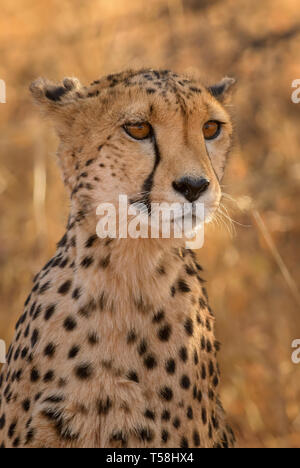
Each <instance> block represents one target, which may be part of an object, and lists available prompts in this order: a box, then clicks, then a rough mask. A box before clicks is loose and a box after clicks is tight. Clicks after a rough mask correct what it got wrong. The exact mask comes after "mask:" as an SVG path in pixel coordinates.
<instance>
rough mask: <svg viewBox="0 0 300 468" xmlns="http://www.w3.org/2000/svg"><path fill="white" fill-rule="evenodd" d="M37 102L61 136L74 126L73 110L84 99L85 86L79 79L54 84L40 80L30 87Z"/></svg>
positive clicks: (68, 79)
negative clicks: (67, 128) (66, 129)
mask: <svg viewBox="0 0 300 468" xmlns="http://www.w3.org/2000/svg"><path fill="white" fill-rule="evenodd" d="M29 89H30V91H31V94H32V96H33V98H34V100H35V102H36V103H37V104H38V105H39V106H40V107H41V110H42V112H43V114H44V115H46V116H49V117H50V118H51V119H52V120H53V121H54V125H55V127H56V129H57V131H58V133H59V134H61V133H64V132H63V130H64V129H65V128H66V126H67V127H70V125H71V124H72V118H71V116H72V109H73V108H74V107H76V104H77V102H78V100H79V99H81V98H83V97H84V93H83V86H82V85H81V83H80V81H79V80H78V79H77V78H65V79H64V80H63V81H62V83H54V82H51V81H49V80H46V79H44V78H39V79H37V80H36V81H34V82H33V83H31V85H30V88H29Z"/></svg>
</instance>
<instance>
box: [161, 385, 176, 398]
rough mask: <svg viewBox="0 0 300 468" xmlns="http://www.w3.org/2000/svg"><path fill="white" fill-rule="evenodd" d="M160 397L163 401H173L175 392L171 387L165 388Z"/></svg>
mask: <svg viewBox="0 0 300 468" xmlns="http://www.w3.org/2000/svg"><path fill="white" fill-rule="evenodd" d="M159 393H160V396H161V398H162V399H163V400H166V401H171V400H172V398H173V391H172V389H171V388H170V387H163V388H161V390H160V392H159Z"/></svg>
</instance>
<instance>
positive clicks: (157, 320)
mask: <svg viewBox="0 0 300 468" xmlns="http://www.w3.org/2000/svg"><path fill="white" fill-rule="evenodd" d="M164 318H165V312H164V311H163V310H159V311H158V312H157V314H155V315H154V317H153V320H152V321H153V323H160V322H161V321H162V320H163V319H164Z"/></svg>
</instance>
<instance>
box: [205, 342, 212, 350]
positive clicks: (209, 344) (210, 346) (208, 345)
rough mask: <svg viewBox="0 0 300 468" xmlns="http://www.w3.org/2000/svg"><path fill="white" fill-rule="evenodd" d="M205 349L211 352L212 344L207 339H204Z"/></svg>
mask: <svg viewBox="0 0 300 468" xmlns="http://www.w3.org/2000/svg"><path fill="white" fill-rule="evenodd" d="M206 351H207V352H208V353H211V352H212V344H211V342H210V341H209V340H207V341H206Z"/></svg>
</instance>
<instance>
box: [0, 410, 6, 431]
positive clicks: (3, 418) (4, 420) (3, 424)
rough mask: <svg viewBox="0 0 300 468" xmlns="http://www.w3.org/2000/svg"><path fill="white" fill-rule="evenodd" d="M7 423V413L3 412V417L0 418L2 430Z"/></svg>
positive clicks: (0, 428)
mask: <svg viewBox="0 0 300 468" xmlns="http://www.w3.org/2000/svg"><path fill="white" fill-rule="evenodd" d="M5 423H6V418H5V414H2V416H1V418H0V430H1V431H2V429H3V428H4V427H5Z"/></svg>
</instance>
